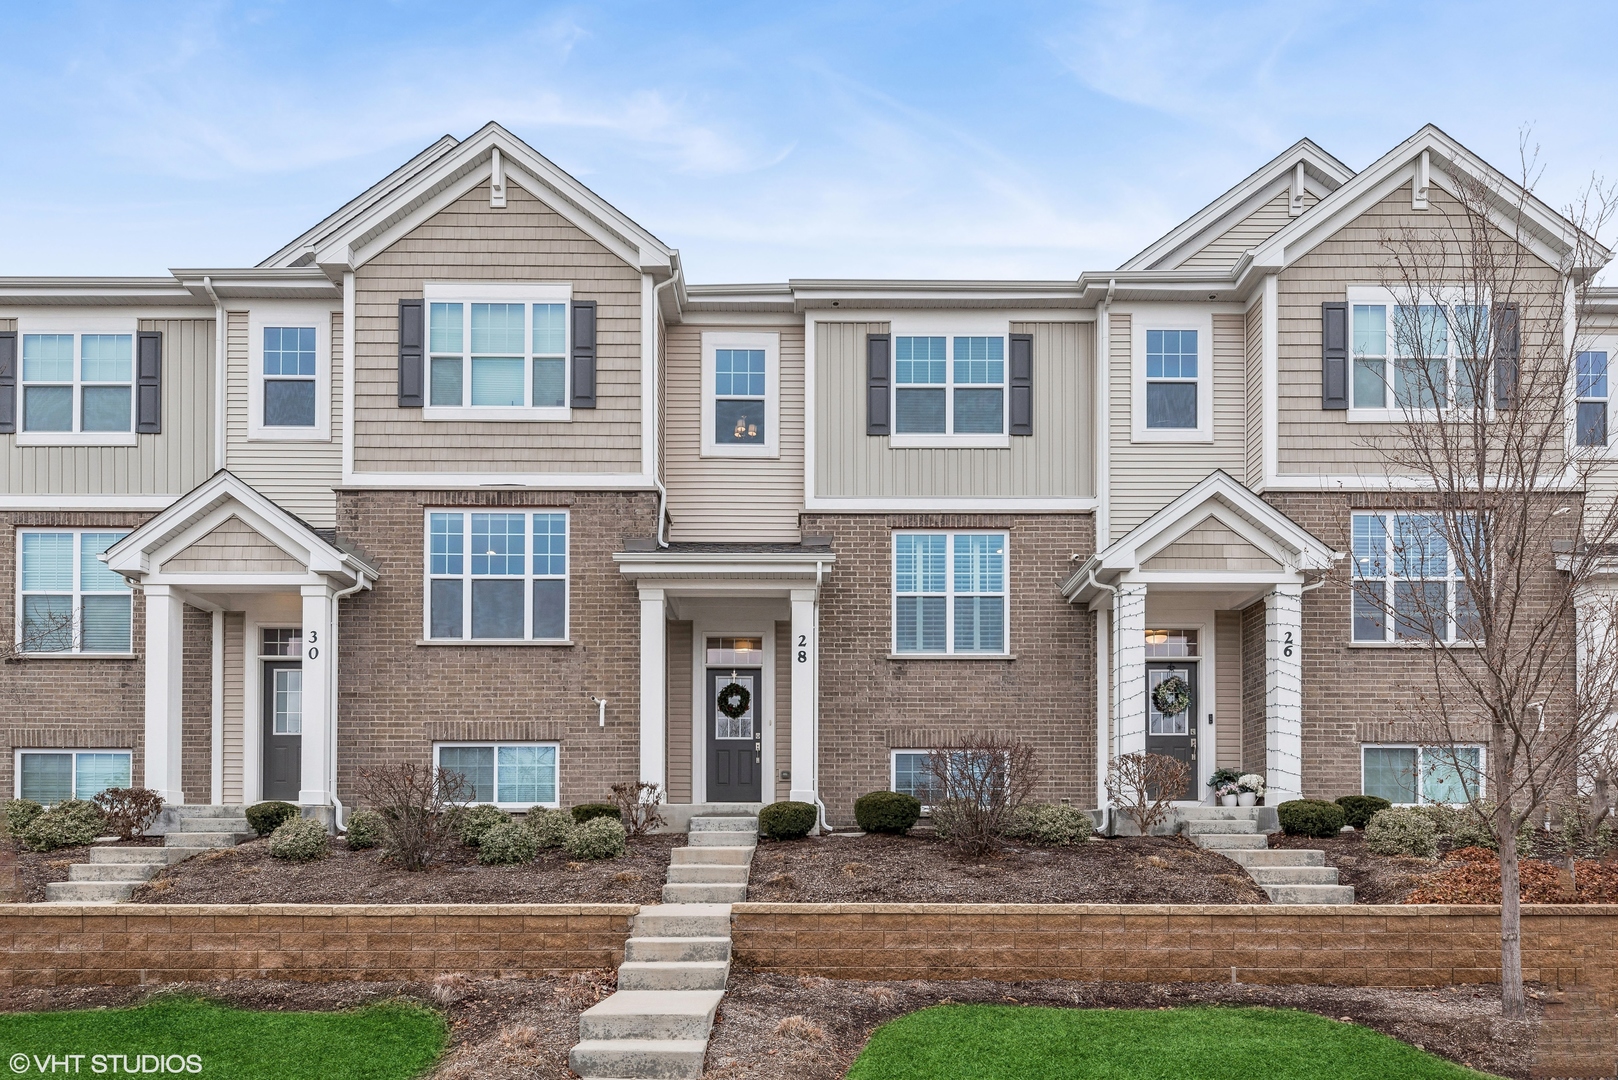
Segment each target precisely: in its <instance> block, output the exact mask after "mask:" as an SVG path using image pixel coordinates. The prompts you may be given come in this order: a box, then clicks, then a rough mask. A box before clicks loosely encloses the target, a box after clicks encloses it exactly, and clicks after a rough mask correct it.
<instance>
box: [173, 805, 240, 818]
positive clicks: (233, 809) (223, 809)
mask: <svg viewBox="0 0 1618 1080" xmlns="http://www.w3.org/2000/svg"><path fill="white" fill-rule="evenodd" d="M168 809H170V810H172V811H173V812H174V816H175V817H178V818H181V819H185V818H241V819H242V820H243V821H246V820H247V807H245V806H240V805H231V804H229V803H226V804H223V805H220V806H213V805H211V804H205V805H201V806H195V805H191V804H189V803H187V804H183V805H180V806H171V807H169V808H168Z"/></svg>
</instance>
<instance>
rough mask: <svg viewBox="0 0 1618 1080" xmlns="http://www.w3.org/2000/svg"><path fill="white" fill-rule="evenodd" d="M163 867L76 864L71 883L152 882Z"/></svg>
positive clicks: (151, 865) (70, 873)
mask: <svg viewBox="0 0 1618 1080" xmlns="http://www.w3.org/2000/svg"><path fill="white" fill-rule="evenodd" d="M161 869H163V868H162V866H160V865H158V864H156V863H74V864H73V865H72V866H70V867H68V868H67V879H68V880H69V881H134V882H137V883H138V882H142V881H150V880H151V879H152V878H153V877H154V876H156V874H157V872H158V871H159V870H161Z"/></svg>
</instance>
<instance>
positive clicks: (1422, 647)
mask: <svg viewBox="0 0 1618 1080" xmlns="http://www.w3.org/2000/svg"><path fill="white" fill-rule="evenodd" d="M1348 647H1349V648H1350V649H1408V650H1412V651H1420V652H1426V651H1428V650H1429V649H1437V648H1443V649H1476V648H1477V647H1478V643H1477V642H1475V641H1452V642H1450V643H1449V644H1448V645H1430V644H1428V643H1427V642H1424V641H1350V642H1349V643H1348Z"/></svg>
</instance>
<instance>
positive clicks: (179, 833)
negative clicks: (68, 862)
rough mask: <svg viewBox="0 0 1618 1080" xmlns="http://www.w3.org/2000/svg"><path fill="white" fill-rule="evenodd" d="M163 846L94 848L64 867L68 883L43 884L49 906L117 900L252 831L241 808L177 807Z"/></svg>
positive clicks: (124, 898)
mask: <svg viewBox="0 0 1618 1080" xmlns="http://www.w3.org/2000/svg"><path fill="white" fill-rule="evenodd" d="M165 813H169V814H172V815H173V816H172V819H171V822H170V825H169V829H168V832H166V833H164V835H163V846H162V847H126V848H118V847H95V848H91V849H90V861H89V862H87V863H74V864H73V865H72V866H70V867H68V868H67V880H66V881H53V882H50V883H49V884H47V885H46V886H45V902H46V903H51V904H115V903H119V902H121V901H124V900H128V899H129V897H130V895H131V894H132V893H134V891H135V886H137V885H139V884H141V883H142V882H145V881H150V880H151V879H152V878H154V877H156V876H157V873H158V871H160V870H162V869H163V868H165V867H168V866H172V865H174V864H175V863H177V862H180V861H182V860H184V859H189V858H190V857H191V856H193V855H201V854H204V853H206V852H209V851H216V850H218V849H220V848H230V847H235V846H236V845H237V843H239V842H240V841H242V840H245V839H249V838H250V837H252V835H253V829H252V827H251V826H249V825H248V824H247V818H246V816H245V815H244V813H243V809H242V807H240V806H175V807H170V808H169V809H168V810H167V811H165Z"/></svg>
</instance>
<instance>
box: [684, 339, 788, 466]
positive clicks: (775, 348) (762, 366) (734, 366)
mask: <svg viewBox="0 0 1618 1080" xmlns="http://www.w3.org/2000/svg"><path fill="white" fill-rule="evenodd" d="M780 341H781V338H780V335H779V334H773V333H769V334H739V333H725V332H714V333H706V334H703V335H702V454H703V456H704V457H775V456H777V455H778V454H779V452H780V451H779V446H780V441H779V439H778V438H777V430H776V429H777V428H778V427H779V425H780V408H781V406H780V397H779V378H780Z"/></svg>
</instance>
